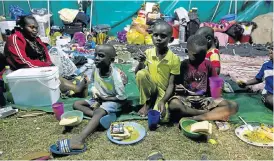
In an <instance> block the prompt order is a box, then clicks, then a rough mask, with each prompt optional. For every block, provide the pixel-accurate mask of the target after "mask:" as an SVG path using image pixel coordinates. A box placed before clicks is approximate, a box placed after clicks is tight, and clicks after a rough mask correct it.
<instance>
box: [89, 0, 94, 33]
mask: <svg viewBox="0 0 274 161" xmlns="http://www.w3.org/2000/svg"><path fill="white" fill-rule="evenodd" d="M92 8H93V0H91V1H90V18H89V27H90V29H91V24H92Z"/></svg>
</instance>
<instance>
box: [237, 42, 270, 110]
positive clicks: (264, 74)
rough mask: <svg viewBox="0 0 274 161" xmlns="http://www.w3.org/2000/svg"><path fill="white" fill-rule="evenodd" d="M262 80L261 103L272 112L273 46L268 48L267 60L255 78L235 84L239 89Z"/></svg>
mask: <svg viewBox="0 0 274 161" xmlns="http://www.w3.org/2000/svg"><path fill="white" fill-rule="evenodd" d="M263 80H265V87H264V90H263V92H262V101H263V103H264V104H265V106H266V107H267V108H269V109H270V110H272V111H273V45H271V46H269V60H268V61H266V62H265V63H264V64H263V65H262V67H261V69H260V71H259V73H258V74H257V75H256V76H255V78H254V79H251V80H248V81H246V82H244V81H238V82H237V83H238V84H239V86H240V87H242V88H245V87H246V86H249V85H255V84H259V83H262V82H263Z"/></svg>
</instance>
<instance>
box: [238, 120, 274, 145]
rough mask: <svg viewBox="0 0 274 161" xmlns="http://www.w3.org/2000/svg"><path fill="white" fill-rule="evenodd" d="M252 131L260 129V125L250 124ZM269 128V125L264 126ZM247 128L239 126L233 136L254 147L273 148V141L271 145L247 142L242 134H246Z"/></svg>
mask: <svg viewBox="0 0 274 161" xmlns="http://www.w3.org/2000/svg"><path fill="white" fill-rule="evenodd" d="M250 125H251V126H252V127H253V129H254V130H256V129H258V128H259V127H260V124H250ZM265 126H267V127H269V128H272V126H270V125H265ZM247 130H248V128H247V126H246V125H241V126H239V127H237V128H236V129H235V134H236V136H237V137H238V138H240V139H241V140H242V141H244V142H246V143H248V144H251V145H254V146H259V147H273V146H274V141H273V142H271V143H258V142H252V141H250V140H248V139H247V138H245V137H244V134H245V133H246V132H247Z"/></svg>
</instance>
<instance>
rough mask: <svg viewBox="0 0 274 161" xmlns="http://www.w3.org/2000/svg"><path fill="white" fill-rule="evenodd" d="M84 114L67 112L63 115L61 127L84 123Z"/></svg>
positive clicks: (76, 111) (75, 111)
mask: <svg viewBox="0 0 274 161" xmlns="http://www.w3.org/2000/svg"><path fill="white" fill-rule="evenodd" d="M83 117H84V114H83V112H82V111H78V110H73V111H68V112H65V113H63V114H62V115H61V121H60V122H59V125H61V126H76V125H79V124H80V123H81V122H82V121H83Z"/></svg>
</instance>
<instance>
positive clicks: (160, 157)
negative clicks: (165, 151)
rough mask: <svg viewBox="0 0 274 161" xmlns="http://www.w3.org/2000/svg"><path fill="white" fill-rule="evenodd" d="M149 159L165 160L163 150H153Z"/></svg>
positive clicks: (149, 160)
mask: <svg viewBox="0 0 274 161" xmlns="http://www.w3.org/2000/svg"><path fill="white" fill-rule="evenodd" d="M147 160H148V161H151V160H165V159H164V157H163V155H162V154H161V152H153V153H151V154H149V156H148V157H147Z"/></svg>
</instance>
